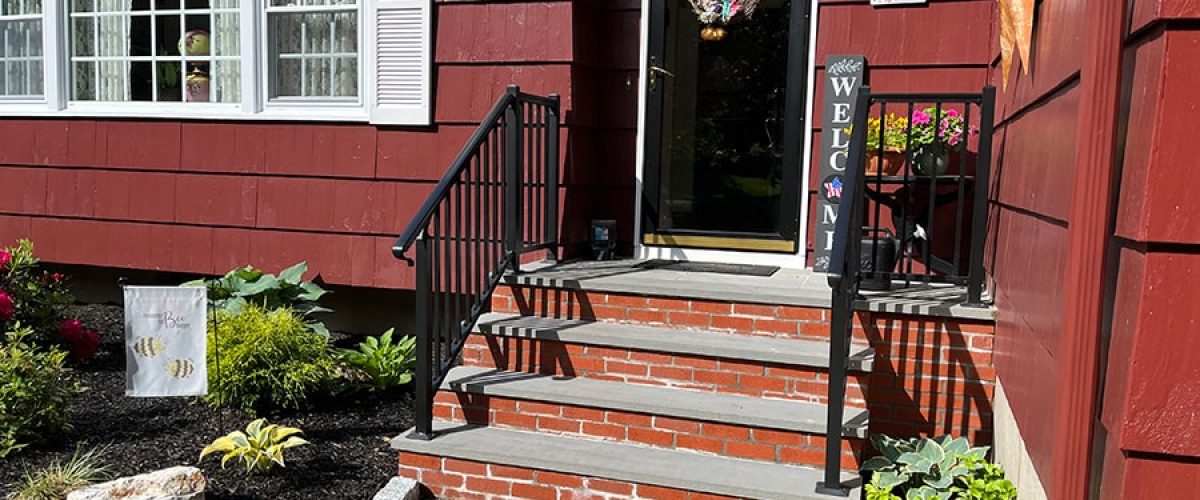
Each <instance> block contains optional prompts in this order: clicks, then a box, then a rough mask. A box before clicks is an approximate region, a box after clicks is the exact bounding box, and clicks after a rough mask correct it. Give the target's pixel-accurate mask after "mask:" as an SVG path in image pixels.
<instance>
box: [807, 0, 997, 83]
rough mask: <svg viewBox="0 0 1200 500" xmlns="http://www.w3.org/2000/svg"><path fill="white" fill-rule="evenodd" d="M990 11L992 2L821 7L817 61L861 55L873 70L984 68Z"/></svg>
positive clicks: (986, 55)
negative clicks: (863, 55) (890, 7)
mask: <svg viewBox="0 0 1200 500" xmlns="http://www.w3.org/2000/svg"><path fill="white" fill-rule="evenodd" d="M994 8H995V4H994V3H992V2H952V3H941V2H937V3H931V4H929V5H927V6H925V7H922V8H896V9H878V8H874V7H871V6H870V5H868V4H867V3H865V2H863V3H856V4H822V5H821V7H820V12H819V13H818V17H817V19H818V21H817V22H818V24H819V29H818V33H817V60H818V61H823V60H825V56H826V55H830V54H865V55H866V57H867V63H868V64H870V65H871V66H873V67H878V66H912V65H950V64H986V63H987V61H988V60H989V54H988V45H989V42H988V38H989V36H990V34H991V31H990V29H989V27H990V26H991V23H992V10H993V9H994ZM930 27H939V28H944V29H936V30H934V29H930ZM881 42H886V43H881Z"/></svg>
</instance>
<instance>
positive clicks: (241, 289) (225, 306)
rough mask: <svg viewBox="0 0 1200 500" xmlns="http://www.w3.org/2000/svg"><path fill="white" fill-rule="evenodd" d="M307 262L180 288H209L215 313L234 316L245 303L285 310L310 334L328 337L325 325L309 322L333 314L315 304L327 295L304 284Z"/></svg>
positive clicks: (239, 272)
mask: <svg viewBox="0 0 1200 500" xmlns="http://www.w3.org/2000/svg"><path fill="white" fill-rule="evenodd" d="M306 271H308V263H307V262H301V263H299V264H296V265H294V266H292V267H289V268H287V269H284V270H283V271H281V272H280V273H279V275H278V276H276V275H274V274H270V273H264V272H263V271H261V270H259V269H255V268H254V267H252V266H246V267H243V268H239V269H234V270H232V271H229V272H228V273H226V274H225V276H222V277H220V278H216V279H210V280H203V279H201V280H195V281H189V282H187V283H184V284H183V285H182V286H206V287H208V300H209V302H211V303H212V304H213V306H214V307H216V308H217V309H218V310H222V311H225V312H229V313H233V314H237V313H240V312H242V309H245V308H246V306H247V305H248V304H253V305H256V306H259V307H261V308H263V309H266V310H268V311H271V310H275V309H283V308H288V309H291V310H292V311H295V312H296V314H299V315H300V316H301V317H302V318H304V320H305V323H306V324H307V325H308V328H310V329H311V330H312V331H314V332H317V333H320V334H321V335H324V336H326V337H328V336H329V330H328V329H327V328H326V327H325V324H324V323H322V322H320V321H317V320H315V319H312V318H311V316H312V315H314V314H318V313H327V312H333V311H332V310H331V309H328V308H325V307H322V306H320V305H319V304H317V301H318V300H320V299H321V297H323V296H324V295H325V294H326V293H329V292H327V291H326V290H325V289H324V288H321V287H320V286H319V285H317V284H316V283H313V282H311V281H304V280H303V277H304V273H305V272H306Z"/></svg>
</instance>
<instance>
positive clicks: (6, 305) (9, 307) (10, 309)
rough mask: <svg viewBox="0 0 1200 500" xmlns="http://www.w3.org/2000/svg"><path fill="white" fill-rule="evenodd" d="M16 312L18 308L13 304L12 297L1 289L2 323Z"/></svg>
mask: <svg viewBox="0 0 1200 500" xmlns="http://www.w3.org/2000/svg"><path fill="white" fill-rule="evenodd" d="M15 312H16V308H15V307H14V306H13V300H12V297H11V296H9V295H8V293H7V292H5V291H4V290H0V323H5V322H8V320H10V319H12V317H13V314H14V313H15Z"/></svg>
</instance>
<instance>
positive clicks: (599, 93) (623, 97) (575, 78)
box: [566, 67, 638, 129]
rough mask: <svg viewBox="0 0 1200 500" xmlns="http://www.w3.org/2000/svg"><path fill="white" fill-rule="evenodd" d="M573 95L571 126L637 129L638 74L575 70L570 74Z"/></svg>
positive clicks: (568, 116)
mask: <svg viewBox="0 0 1200 500" xmlns="http://www.w3.org/2000/svg"><path fill="white" fill-rule="evenodd" d="M572 82H573V89H572V92H573V93H574V94H575V95H576V98H575V101H574V104H573V105H572V110H571V113H570V114H568V115H567V116H566V118H567V119H568V120H569V122H570V123H571V124H572V125H583V126H596V127H610V128H628V129H636V128H637V123H638V122H637V106H638V104H637V103H638V101H637V99H638V95H637V93H638V86H637V73H636V72H632V71H626V70H609V69H595V68H583V67H576V68H574V70H573V72H572Z"/></svg>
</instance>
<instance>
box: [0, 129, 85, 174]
mask: <svg viewBox="0 0 1200 500" xmlns="http://www.w3.org/2000/svg"><path fill="white" fill-rule="evenodd" d="M2 126H3V125H0V127H2ZM105 132H106V129H105V128H104V125H103V124H101V123H98V122H96V121H93V120H69V121H68V122H67V161H66V164H67V165H71V166H80V167H84V166H90V167H99V166H103V165H104V163H105V159H106V158H108V139H107V138H106V137H105V135H104V134H105ZM5 139H6V140H5V148H7V147H9V141H10V140H12V139H11V138H9V137H7V135H6V136H5ZM12 143H13V144H15V143H16V142H15V140H12Z"/></svg>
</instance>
